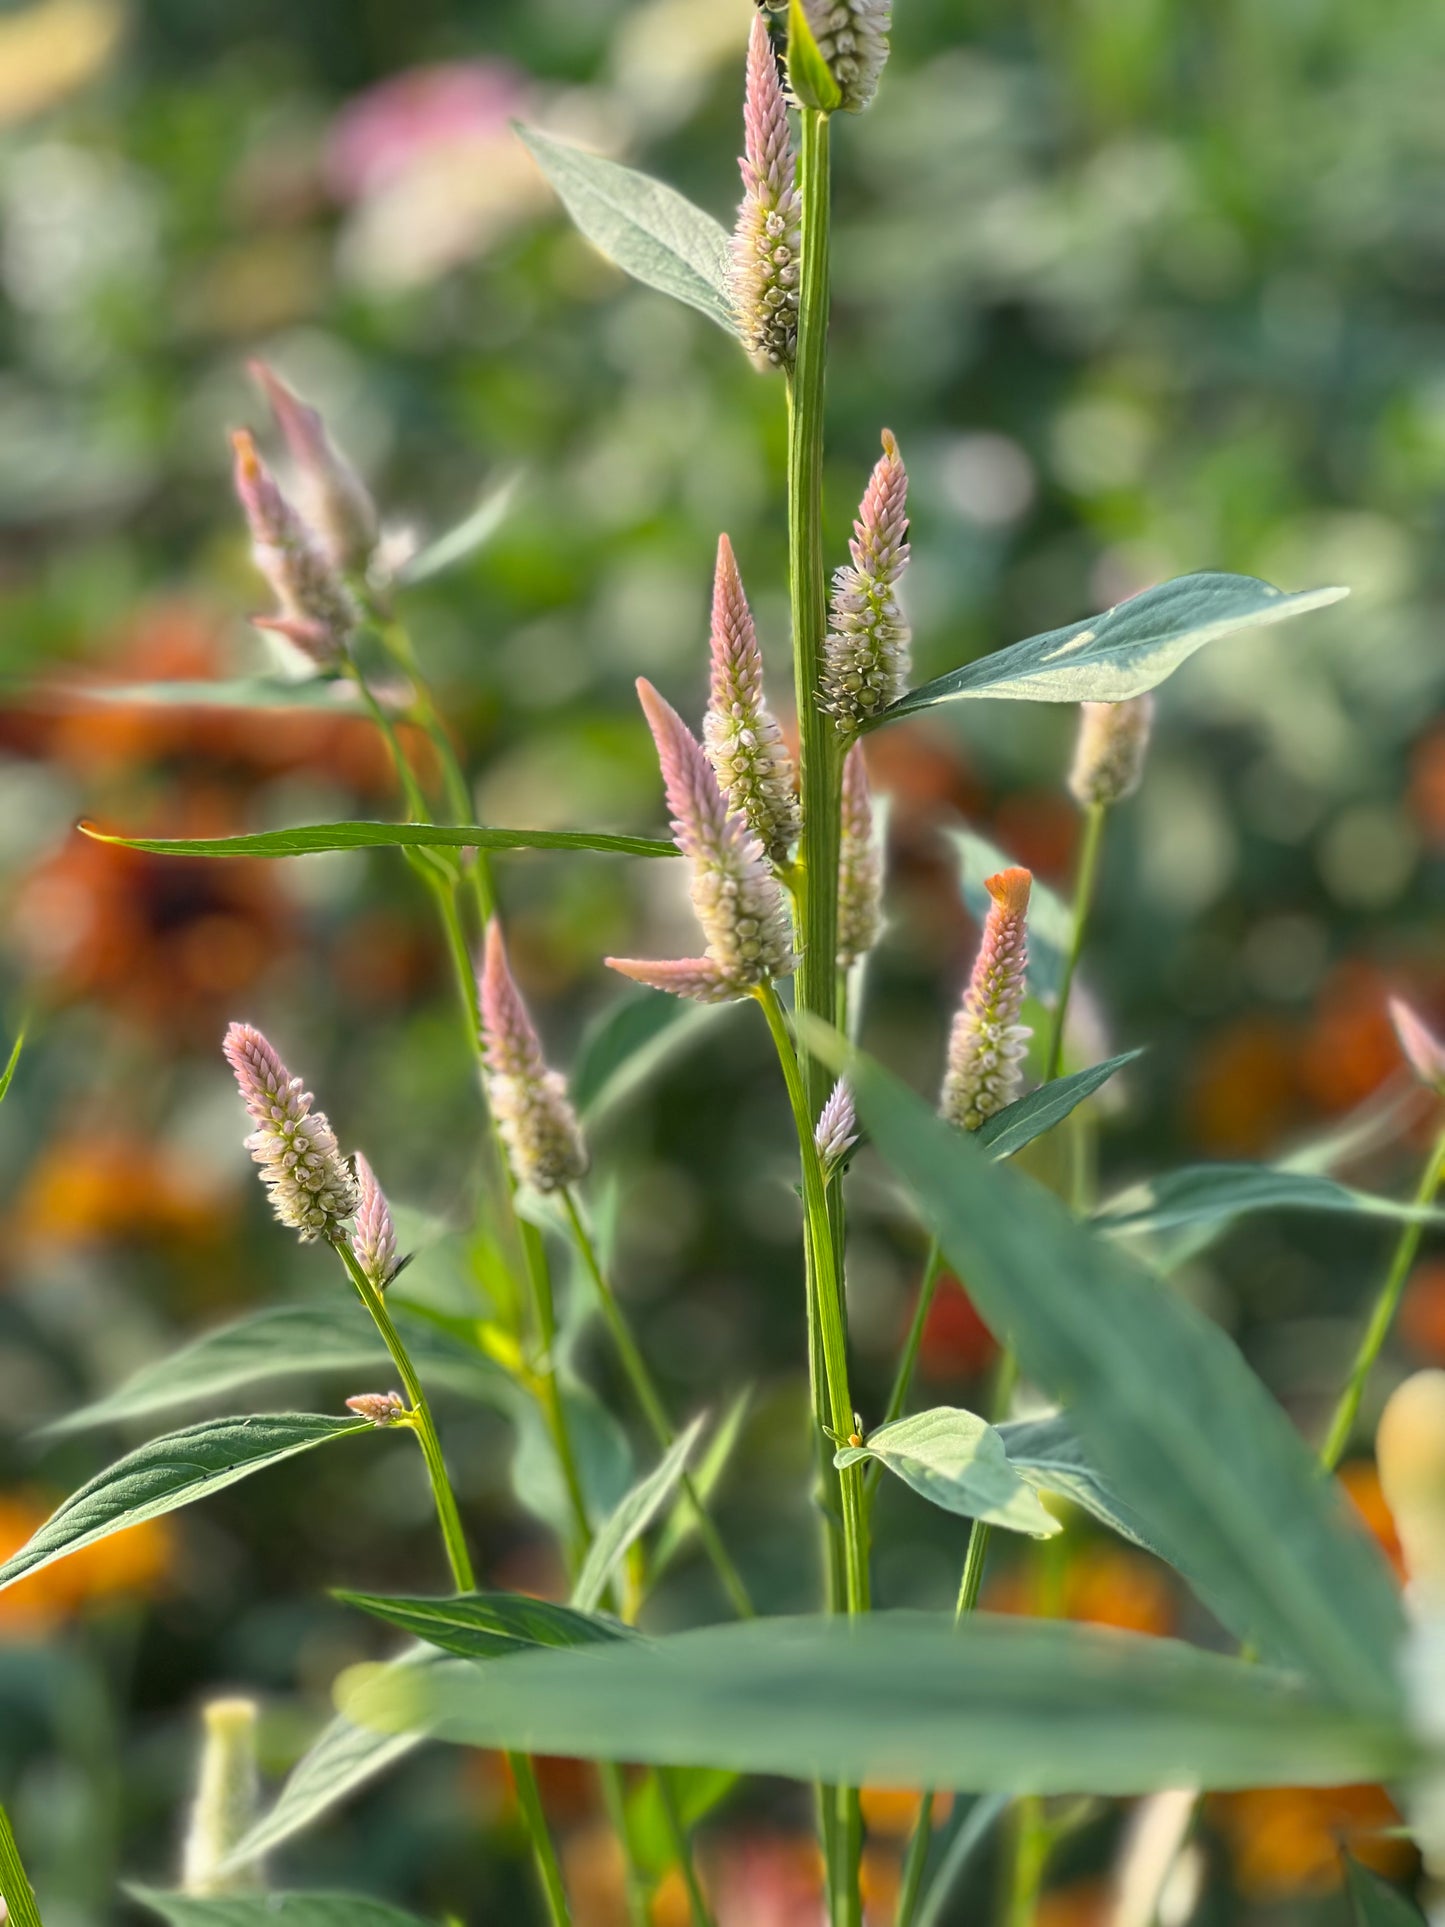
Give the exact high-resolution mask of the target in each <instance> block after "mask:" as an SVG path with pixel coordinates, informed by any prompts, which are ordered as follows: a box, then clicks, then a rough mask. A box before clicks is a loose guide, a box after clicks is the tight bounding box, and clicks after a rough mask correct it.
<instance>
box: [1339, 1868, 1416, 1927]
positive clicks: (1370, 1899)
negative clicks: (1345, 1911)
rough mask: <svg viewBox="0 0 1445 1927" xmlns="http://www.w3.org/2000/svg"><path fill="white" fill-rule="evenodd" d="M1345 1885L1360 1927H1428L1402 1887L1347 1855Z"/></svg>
mask: <svg viewBox="0 0 1445 1927" xmlns="http://www.w3.org/2000/svg"><path fill="white" fill-rule="evenodd" d="M1345 1883H1346V1885H1347V1887H1348V1888H1349V1894H1350V1901H1351V1903H1352V1905H1353V1907H1354V1910H1355V1920H1356V1922H1357V1927H1425V1916H1424V1915H1423V1914H1422V1913H1421V1912H1420V1909H1419V1908H1418V1907H1417V1906H1416V1905H1415V1903H1414V1901H1413V1900H1407V1899H1406V1898H1405V1896H1404V1894H1402V1893H1401V1892H1400V1890H1399V1888H1398V1887H1392V1886H1391V1885H1390V1883H1389V1882H1388V1881H1387V1880H1381V1878H1380V1876H1379V1875H1378V1874H1376V1873H1371V1872H1370V1870H1369V1868H1368V1867H1362V1866H1361V1865H1360V1863H1359V1861H1358V1860H1352V1859H1351V1858H1350V1856H1349V1855H1348V1854H1346V1855H1345Z"/></svg>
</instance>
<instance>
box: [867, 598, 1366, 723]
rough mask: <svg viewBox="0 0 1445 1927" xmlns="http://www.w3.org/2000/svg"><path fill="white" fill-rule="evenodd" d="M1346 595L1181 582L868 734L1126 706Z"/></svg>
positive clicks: (950, 680) (905, 710)
mask: <svg viewBox="0 0 1445 1927" xmlns="http://www.w3.org/2000/svg"><path fill="white" fill-rule="evenodd" d="M1348 594H1349V591H1348V589H1339V588H1330V589H1306V590H1304V591H1302V592H1301V593H1299V594H1296V595H1286V594H1285V593H1284V591H1283V590H1281V589H1276V588H1275V587H1274V586H1273V585H1272V584H1271V583H1268V582H1261V581H1259V579H1258V578H1257V577H1255V576H1250V575H1224V574H1221V573H1219V572H1217V571H1211V572H1208V573H1205V574H1202V575H1182V576H1178V577H1176V579H1175V580H1174V581H1173V582H1164V583H1161V584H1160V585H1159V587H1157V588H1154V589H1145V590H1144V591H1143V592H1142V593H1141V594H1139V595H1136V596H1131V597H1130V599H1129V600H1128V601H1127V602H1119V603H1116V604H1115V605H1114V607H1113V608H1112V609H1106V610H1105V611H1104V613H1103V614H1102V615H1099V616H1089V617H1086V618H1085V620H1084V621H1082V622H1073V623H1070V624H1069V626H1068V627H1067V628H1065V629H1050V630H1049V631H1048V632H1047V634H1045V635H1041V636H1030V637H1028V639H1027V640H1026V641H1024V642H1016V643H1013V644H1012V645H1011V646H1010V647H1009V648H1007V649H998V650H995V652H994V653H993V654H992V655H990V656H981V657H980V658H979V659H978V660H977V661H976V662H970V663H965V664H964V665H963V667H962V668H961V669H952V670H950V671H949V672H948V674H947V675H946V676H938V677H935V679H934V680H933V681H932V682H928V683H924V684H923V685H922V687H921V688H919V689H913V690H910V691H909V693H908V694H907V695H906V696H904V697H902V698H901V699H900V700H899V701H898V702H896V703H893V704H892V705H891V706H890V707H889V708H887V709H885V710H883V711H882V712H881V713H880V714H879V715H878V716H876V717H874V718H873V720H872V722H871V723H867V724H865V725H864V727H865V728H869V729H877V728H880V727H881V726H882V725H883V724H884V723H893V722H901V721H902V720H903V719H904V718H905V717H908V716H917V715H920V714H921V713H922V712H923V711H924V710H925V709H933V708H934V707H936V705H937V704H939V703H952V702H961V701H963V700H965V699H966V698H985V699H989V700H997V699H1000V698H1003V699H1007V700H1009V701H1012V702H1035V703H1083V702H1099V703H1121V702H1127V701H1128V700H1129V699H1130V698H1131V697H1133V696H1142V695H1143V694H1144V693H1145V691H1146V690H1149V689H1153V688H1155V687H1156V686H1157V685H1158V684H1159V683H1161V682H1163V681H1164V679H1165V677H1166V676H1170V675H1172V674H1173V672H1174V671H1175V670H1176V669H1177V668H1178V667H1179V665H1180V664H1181V663H1182V662H1186V661H1187V660H1188V659H1189V657H1190V656H1192V655H1193V654H1194V652H1195V650H1196V649H1202V648H1203V647H1204V645H1205V644H1206V643H1208V642H1215V641H1217V640H1218V639H1219V638H1220V637H1221V636H1230V635H1234V634H1235V633H1236V631H1238V630H1241V629H1262V628H1265V627H1267V626H1268V625H1270V624H1272V623H1276V622H1284V621H1286V620H1287V619H1288V618H1289V617H1290V616H1302V615H1308V614H1309V612H1310V611H1311V610H1313V609H1324V608H1327V607H1328V606H1329V605H1330V604H1331V603H1332V602H1338V601H1340V599H1341V598H1342V597H1343V596H1346V595H1348Z"/></svg>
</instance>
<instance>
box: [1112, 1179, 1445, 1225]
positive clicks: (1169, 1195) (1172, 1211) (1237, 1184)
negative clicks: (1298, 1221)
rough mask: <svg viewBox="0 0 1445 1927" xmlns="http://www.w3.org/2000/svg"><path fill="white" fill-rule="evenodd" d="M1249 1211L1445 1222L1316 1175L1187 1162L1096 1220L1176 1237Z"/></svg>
mask: <svg viewBox="0 0 1445 1927" xmlns="http://www.w3.org/2000/svg"><path fill="white" fill-rule="evenodd" d="M1252 1211H1333V1212H1340V1213H1343V1214H1344V1215H1345V1216H1347V1217H1353V1218H1389V1219H1394V1220H1397V1221H1401V1222H1421V1221H1423V1222H1424V1223H1427V1224H1445V1211H1440V1210H1438V1209H1436V1208H1434V1207H1432V1206H1430V1205H1418V1204H1407V1203H1401V1202H1399V1201H1397V1200H1396V1199H1394V1198H1380V1197H1376V1196H1374V1195H1373V1194H1372V1193H1371V1192H1368V1191H1356V1190H1355V1189H1354V1188H1353V1187H1352V1186H1351V1185H1348V1184H1340V1183H1339V1182H1338V1181H1337V1180H1336V1179H1334V1178H1329V1177H1325V1176H1324V1175H1323V1173H1321V1172H1318V1171H1290V1170H1286V1169H1285V1168H1284V1167H1283V1166H1281V1165H1277V1164H1190V1165H1185V1166H1183V1167H1182V1168H1181V1169H1180V1170H1177V1171H1164V1172H1161V1174H1160V1175H1159V1176H1158V1177H1155V1178H1148V1179H1146V1180H1145V1181H1144V1182H1143V1183H1142V1184H1135V1185H1131V1186H1130V1187H1129V1189H1128V1190H1127V1191H1120V1192H1119V1193H1117V1194H1116V1195H1115V1196H1114V1197H1112V1198H1109V1199H1107V1200H1106V1201H1105V1202H1104V1203H1103V1204H1102V1205H1100V1207H1099V1209H1098V1211H1096V1212H1095V1214H1094V1222H1095V1223H1096V1224H1097V1225H1099V1226H1100V1227H1101V1229H1103V1230H1105V1231H1116V1232H1128V1233H1129V1234H1130V1235H1131V1236H1133V1235H1137V1234H1140V1233H1143V1232H1156V1231H1171V1230H1174V1229H1176V1228H1177V1227H1179V1226H1181V1225H1192V1224H1209V1223H1212V1222H1215V1221H1218V1220H1222V1219H1229V1218H1239V1217H1243V1216H1244V1215H1245V1214H1246V1213H1247V1212H1252Z"/></svg>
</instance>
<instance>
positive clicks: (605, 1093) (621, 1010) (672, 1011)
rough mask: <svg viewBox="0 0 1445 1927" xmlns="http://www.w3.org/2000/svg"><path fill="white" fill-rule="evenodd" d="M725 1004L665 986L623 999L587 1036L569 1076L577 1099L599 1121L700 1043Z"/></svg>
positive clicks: (591, 1119) (587, 1113) (613, 1006)
mask: <svg viewBox="0 0 1445 1927" xmlns="http://www.w3.org/2000/svg"><path fill="white" fill-rule="evenodd" d="M726 1008H727V1006H726V1005H724V1004H694V1003H690V1002H689V1001H688V1000H687V999H686V998H685V997H669V996H668V995H667V993H666V992H665V991H661V990H649V991H644V993H643V994H642V995H641V996H640V997H634V996H630V995H629V996H626V997H623V998H621V999H620V1000H619V1001H618V1002H617V1003H615V1004H612V1005H611V1006H610V1007H609V1008H608V1009H607V1010H605V1011H604V1012H603V1014H602V1016H601V1017H600V1018H598V1020H597V1022H596V1023H594V1024H592V1025H590V1026H589V1027H588V1030H587V1032H586V1034H585V1036H584V1037H583V1039H582V1044H581V1048H580V1050H579V1051H578V1054H577V1062H576V1064H575V1065H574V1067H573V1071H572V1076H571V1078H570V1079H569V1084H570V1087H571V1092H572V1101H573V1102H574V1103H575V1104H576V1106H577V1108H578V1110H580V1111H582V1112H583V1113H584V1114H585V1115H586V1117H587V1119H588V1122H589V1123H595V1122H596V1120H597V1119H598V1118H599V1117H602V1116H604V1115H605V1114H606V1113H607V1112H608V1111H610V1110H612V1109H613V1107H614V1106H616V1105H619V1104H621V1103H623V1102H625V1101H626V1099H627V1098H628V1097H630V1096H631V1095H632V1094H633V1093H634V1092H635V1091H638V1090H640V1089H641V1088H642V1086H643V1085H644V1084H645V1083H646V1082H647V1081H648V1080H649V1079H650V1078H651V1077H653V1076H655V1075H656V1073H657V1072H658V1071H659V1070H661V1069H662V1067H663V1066H664V1065H665V1064H667V1063H670V1062H671V1061H672V1060H673V1059H674V1058H676V1057H680V1056H681V1055H682V1054H683V1052H684V1051H686V1050H688V1049H690V1048H691V1046H692V1045H693V1044H695V1043H697V1042H698V1041H699V1040H700V1039H701V1036H702V1034H703V1032H704V1031H705V1030H706V1029H707V1028H708V1027H709V1026H710V1025H711V1024H712V1023H713V1022H714V1021H715V1020H716V1018H717V1017H718V1015H719V1013H720V1012H722V1011H723V1010H725V1009H726Z"/></svg>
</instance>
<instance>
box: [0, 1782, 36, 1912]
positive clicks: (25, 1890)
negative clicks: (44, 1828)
mask: <svg viewBox="0 0 1445 1927" xmlns="http://www.w3.org/2000/svg"><path fill="white" fill-rule="evenodd" d="M0 1901H4V1902H5V1903H6V1905H7V1906H8V1907H9V1909H10V1912H9V1919H10V1921H11V1923H12V1927H41V1923H40V1909H39V1907H38V1906H37V1905H36V1901H35V1892H34V1889H33V1888H32V1887H31V1885H30V1879H29V1876H28V1875H27V1873H26V1871H25V1867H24V1865H23V1863H22V1861H21V1859H20V1849H19V1847H18V1846H17V1845H16V1844H15V1835H14V1832H13V1831H12V1830H11V1826H10V1816H9V1814H7V1813H6V1811H5V1809H4V1807H0Z"/></svg>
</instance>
